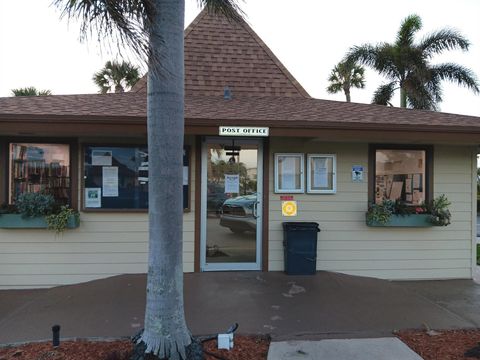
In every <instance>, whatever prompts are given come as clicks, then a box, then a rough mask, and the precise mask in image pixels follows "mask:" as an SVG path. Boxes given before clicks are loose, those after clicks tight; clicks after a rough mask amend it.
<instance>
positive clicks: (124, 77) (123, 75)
mask: <svg viewBox="0 0 480 360" xmlns="http://www.w3.org/2000/svg"><path fill="white" fill-rule="evenodd" d="M138 80H140V73H139V69H138V67H136V66H134V65H132V64H130V63H129V62H126V61H122V62H118V61H115V60H114V61H107V62H106V63H105V66H104V67H103V69H101V70H100V71H99V72H96V73H95V75H94V76H93V82H94V83H95V84H96V85H97V86H98V87H99V88H100V93H102V94H106V93H107V92H109V91H111V90H112V89H113V90H114V91H115V92H116V93H122V92H124V91H125V90H126V89H128V88H131V87H132V86H133V85H135V84H136V83H137V81H138Z"/></svg>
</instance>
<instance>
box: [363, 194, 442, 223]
mask: <svg viewBox="0 0 480 360" xmlns="http://www.w3.org/2000/svg"><path fill="white" fill-rule="evenodd" d="M449 205H450V202H449V201H448V199H447V197H446V196H445V195H441V196H439V197H437V198H435V199H434V200H432V201H431V202H430V203H428V204H427V203H423V204H421V205H418V206H411V205H408V204H406V203H405V202H403V201H400V200H397V201H392V200H384V201H383V202H382V203H380V204H370V205H369V208H368V211H367V214H366V220H367V225H368V226H392V227H427V226H447V225H449V224H450V222H451V214H450V211H449V210H448V206H449Z"/></svg>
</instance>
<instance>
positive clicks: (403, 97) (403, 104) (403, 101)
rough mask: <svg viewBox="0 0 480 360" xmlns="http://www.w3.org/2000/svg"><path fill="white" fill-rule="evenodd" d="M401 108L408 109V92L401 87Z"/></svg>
mask: <svg viewBox="0 0 480 360" xmlns="http://www.w3.org/2000/svg"><path fill="white" fill-rule="evenodd" d="M400 107H402V108H406V107H407V92H406V91H405V89H404V88H403V87H400Z"/></svg>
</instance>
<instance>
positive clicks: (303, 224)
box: [282, 221, 320, 232]
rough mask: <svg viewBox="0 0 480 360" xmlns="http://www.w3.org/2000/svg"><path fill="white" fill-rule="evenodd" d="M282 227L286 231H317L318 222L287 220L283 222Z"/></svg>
mask: <svg viewBox="0 0 480 360" xmlns="http://www.w3.org/2000/svg"><path fill="white" fill-rule="evenodd" d="M282 225H283V229H284V230H286V231H308V230H315V231H317V232H319V231H320V228H319V224H318V223H316V222H308V221H289V222H283V223H282Z"/></svg>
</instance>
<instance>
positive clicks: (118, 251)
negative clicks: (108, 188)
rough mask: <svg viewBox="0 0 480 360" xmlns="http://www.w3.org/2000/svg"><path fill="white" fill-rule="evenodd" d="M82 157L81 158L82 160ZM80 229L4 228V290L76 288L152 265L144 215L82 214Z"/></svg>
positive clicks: (189, 238) (186, 221)
mask: <svg viewBox="0 0 480 360" xmlns="http://www.w3.org/2000/svg"><path fill="white" fill-rule="evenodd" d="M186 142H187V143H188V144H190V145H191V147H190V149H191V160H190V166H191V179H190V181H191V186H190V191H191V212H188V213H185V214H184V216H183V240H184V245H183V246H184V253H183V260H184V271H185V272H192V271H193V259H194V217H195V215H194V209H195V202H194V201H195V197H194V189H195V154H194V150H195V147H194V146H193V145H194V144H193V139H187V141H186ZM80 158H83V157H80ZM80 218H81V223H80V227H79V228H78V229H74V230H66V231H65V232H64V233H63V234H62V235H55V233H54V232H52V231H49V230H43V229H40V230H38V229H37V230H33V229H32V230H21V229H11V230H6V229H0V290H1V289H7V288H36V287H50V286H56V285H63V284H74V283H79V282H84V281H89V280H94V279H99V278H104V277H108V276H113V275H118V274H125V273H144V272H146V270H147V261H148V217H147V214H146V213H104V212H88V213H85V212H83V213H81V215H80Z"/></svg>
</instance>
